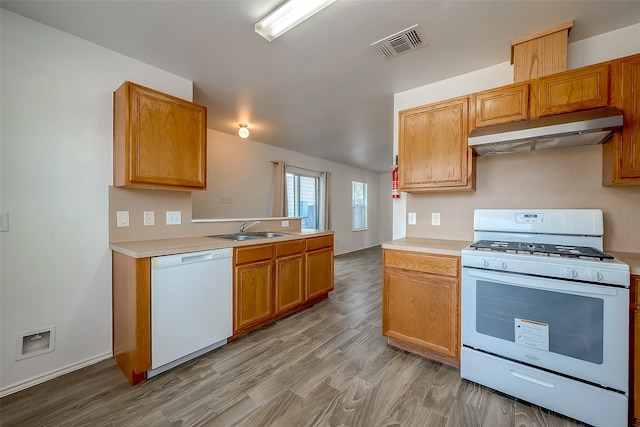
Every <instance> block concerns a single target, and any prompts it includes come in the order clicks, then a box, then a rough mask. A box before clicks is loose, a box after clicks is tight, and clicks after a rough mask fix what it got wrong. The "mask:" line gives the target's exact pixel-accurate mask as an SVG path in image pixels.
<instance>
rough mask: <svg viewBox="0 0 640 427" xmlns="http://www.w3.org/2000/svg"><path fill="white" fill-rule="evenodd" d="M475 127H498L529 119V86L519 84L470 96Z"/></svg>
mask: <svg viewBox="0 0 640 427" xmlns="http://www.w3.org/2000/svg"><path fill="white" fill-rule="evenodd" d="M471 106H472V107H473V108H475V114H472V115H471V116H472V117H474V116H475V123H474V125H475V127H482V126H490V125H498V124H503V123H510V122H515V121H518V120H525V119H528V118H529V84H528V83H521V84H515V85H509V86H503V87H500V88H497V89H492V90H486V91H484V92H478V93H475V94H473V95H472V96H471Z"/></svg>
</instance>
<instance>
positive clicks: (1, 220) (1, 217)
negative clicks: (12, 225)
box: [0, 212, 9, 231]
mask: <svg viewBox="0 0 640 427" xmlns="http://www.w3.org/2000/svg"><path fill="white" fill-rule="evenodd" d="M0 231H9V212H0Z"/></svg>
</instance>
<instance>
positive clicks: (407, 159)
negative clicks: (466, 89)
mask: <svg viewBox="0 0 640 427" xmlns="http://www.w3.org/2000/svg"><path fill="white" fill-rule="evenodd" d="M468 118H469V98H468V97H466V96H465V97H461V98H455V99H450V100H447V101H443V102H438V103H435V104H429V105H425V106H422V107H416V108H412V109H409V110H404V111H400V113H399V128H400V130H399V131H400V133H399V136H398V171H399V187H400V190H401V191H405V192H422V191H451V190H473V189H474V179H473V172H474V168H473V161H474V157H473V152H472V151H471V149H470V148H469V147H468V146H467V138H468V136H469V123H468V121H469V120H468Z"/></svg>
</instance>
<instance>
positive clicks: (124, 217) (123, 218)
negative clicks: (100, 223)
mask: <svg viewBox="0 0 640 427" xmlns="http://www.w3.org/2000/svg"><path fill="white" fill-rule="evenodd" d="M116 218H117V221H118V224H117V225H118V227H128V226H129V211H117V212H116Z"/></svg>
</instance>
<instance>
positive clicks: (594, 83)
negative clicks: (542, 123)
mask: <svg viewBox="0 0 640 427" xmlns="http://www.w3.org/2000/svg"><path fill="white" fill-rule="evenodd" d="M610 68H611V67H610V65H609V63H603V64H597V65H593V66H589V67H583V68H578V69H575V70H571V71H565V72H563V73H557V74H553V75H551V76H547V77H542V78H541V79H539V80H538V102H539V105H538V108H539V110H538V112H539V115H540V116H550V115H553V114H560V113H569V112H572V111H579V110H586V109H589V108H596V107H606V106H608V105H609V102H610V90H609V89H610V79H611V77H610V74H611V70H610Z"/></svg>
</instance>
